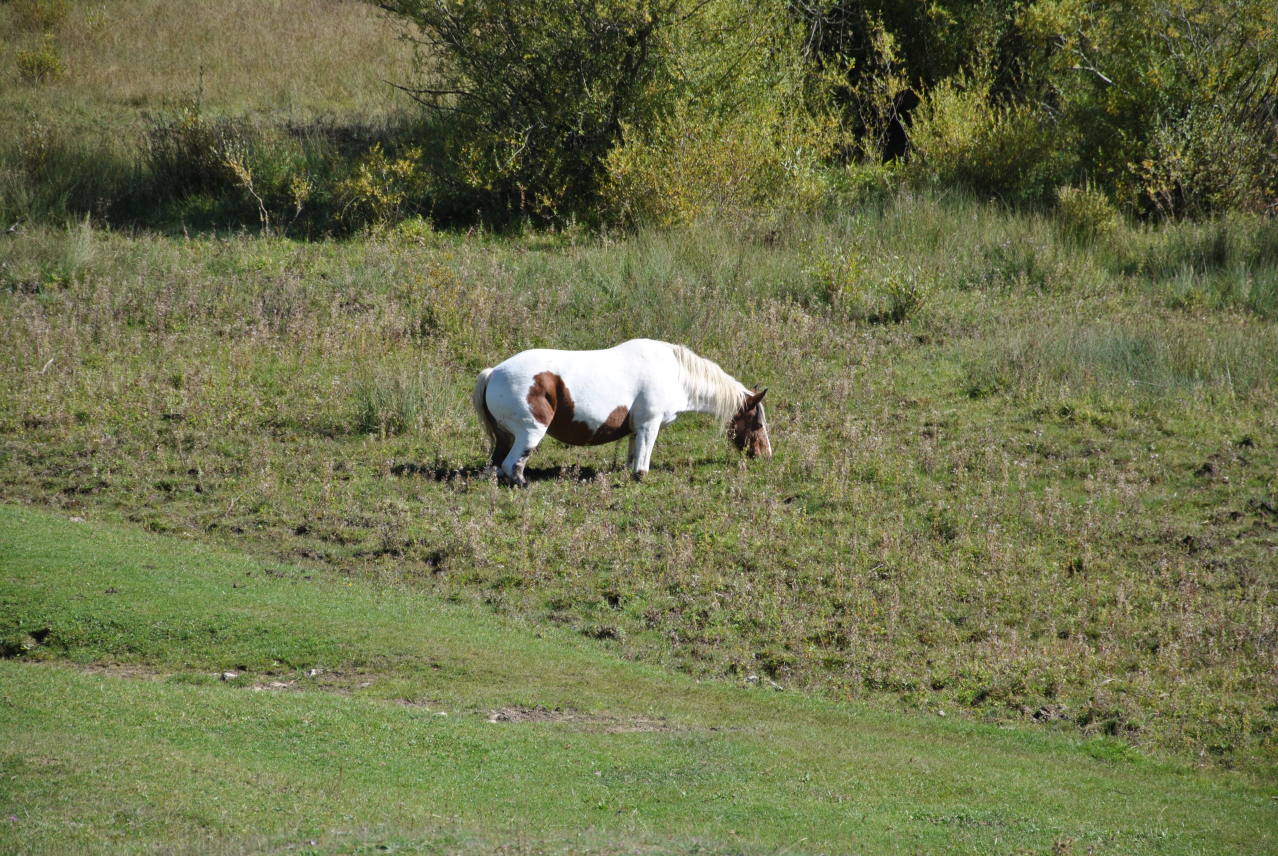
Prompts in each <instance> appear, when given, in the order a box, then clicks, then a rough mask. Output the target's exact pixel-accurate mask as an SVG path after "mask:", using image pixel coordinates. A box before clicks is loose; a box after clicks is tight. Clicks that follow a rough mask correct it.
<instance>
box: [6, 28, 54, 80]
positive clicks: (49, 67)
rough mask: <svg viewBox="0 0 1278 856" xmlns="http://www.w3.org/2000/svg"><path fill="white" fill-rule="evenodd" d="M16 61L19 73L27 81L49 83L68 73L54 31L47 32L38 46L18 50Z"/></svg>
mask: <svg viewBox="0 0 1278 856" xmlns="http://www.w3.org/2000/svg"><path fill="white" fill-rule="evenodd" d="M15 62H17V64H18V75H19V76H20V77H21V78H22V80H23V81H24V82H26V83H47V82H49V81H51V80H55V79H57V78H59V77H61V76H62V75H64V74H66V67H65V66H64V65H63V63H62V56H61V54H60V53H59V52H58V43H57V39H56V37H55V36H54V35H53V34H52V33H45V34H44V35H43V36H42V37H41V39H40V43H39V44H38V45H37V46H36V47H33V48H28V49H26V50H20V51H18V53H17V55H16V57H15Z"/></svg>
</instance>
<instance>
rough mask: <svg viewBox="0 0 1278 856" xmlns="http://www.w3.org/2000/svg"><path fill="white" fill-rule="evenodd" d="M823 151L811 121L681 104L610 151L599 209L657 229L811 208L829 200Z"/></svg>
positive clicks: (820, 134)
mask: <svg viewBox="0 0 1278 856" xmlns="http://www.w3.org/2000/svg"><path fill="white" fill-rule="evenodd" d="M826 149H828V135H826V134H823V132H822V130H821V129H820V128H819V127H818V126H817V125H816V124H815V123H811V122H802V123H800V122H798V121H796V119H795V117H793V116H790V115H786V114H784V113H781V112H780V111H779V110H778V109H775V108H774V109H771V110H769V109H757V108H756V109H743V110H740V111H738V112H736V113H735V114H733V115H728V116H722V115H707V114H706V113H705V112H704V111H702V110H699V109H697V108H696V107H695V106H692V105H680V106H679V107H677V108H676V109H675V110H674V111H673V112H672V114H671V115H670V116H668V117H664V118H660V119H656V120H654V121H653V122H652V123H651V124H649V125H648V126H647V127H646V128H643V129H639V128H634V129H630V131H629V132H628V134H627V140H626V142H625V143H624V144H622V145H621V146H619V147H617V148H615V149H613V150H612V151H611V152H610V153H609V155H608V157H607V159H606V161H605V163H606V166H607V169H608V186H607V188H606V189H605V191H604V194H603V195H604V200H603V204H604V205H606V206H607V207H608V208H609V209H611V210H612V211H614V212H616V213H615V216H618V217H620V218H621V219H623V220H625V221H628V222H632V223H633V222H645V223H651V224H655V225H672V224H675V223H690V222H695V221H697V220H701V219H705V218H708V217H717V218H721V219H729V220H737V221H746V220H750V219H756V220H757V219H765V218H766V217H767V216H769V215H770V214H772V213H774V212H784V211H790V212H804V211H811V210H814V209H817V208H819V207H820V206H821V204H822V202H823V201H824V200H825V199H827V198H829V197H830V195H831V190H832V188H831V177H830V175H829V174H828V172H827V170H826V169H825V167H824V165H823V163H822V161H823V158H822V152H823V150H826Z"/></svg>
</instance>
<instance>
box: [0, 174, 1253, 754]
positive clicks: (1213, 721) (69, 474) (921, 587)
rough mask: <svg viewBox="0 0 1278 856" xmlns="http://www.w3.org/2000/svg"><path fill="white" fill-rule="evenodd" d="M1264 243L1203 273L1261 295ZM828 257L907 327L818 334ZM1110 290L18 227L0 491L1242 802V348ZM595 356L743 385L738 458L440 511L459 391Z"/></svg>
mask: <svg viewBox="0 0 1278 856" xmlns="http://www.w3.org/2000/svg"><path fill="white" fill-rule="evenodd" d="M972 223H975V224H977V225H978V226H979V227H980V230H979V235H980V237H977V238H973V239H972V240H970V241H964V240H961V236H962V235H963V234H964V230H965V229H968V228H969V224H972ZM1170 228H1172V229H1173V230H1175V229H1181V228H1182V227H1170ZM1183 228H1184V229H1185V230H1190V231H1192V229H1195V228H1197V227H1192V226H1189V227H1183ZM1269 228H1270V227H1268V226H1264V224H1261V226H1260V227H1256V229H1254V230H1253V231H1252V232H1247V231H1246V230H1241V231H1240V233H1239V234H1240V235H1242V237H1241V238H1238V239H1237V240H1236V245H1231V246H1232V249H1227V250H1226V251H1224V252H1225V255H1224V256H1222V257H1221V258H1220V259H1218V261H1219V262H1220V263H1221V264H1226V265H1228V264H1243V265H1247V266H1249V267H1250V268H1252V269H1255V270H1260V269H1262V268H1263V266H1264V265H1265V264H1267V263H1268V262H1267V261H1266V258H1265V257H1264V256H1263V253H1262V252H1260V251H1259V250H1257V249H1256V248H1257V247H1261V246H1262V243H1261V242H1262V239H1264V238H1265V237H1266V236H1268V235H1269V234H1270V232H1269V231H1266V229H1269ZM1240 229H1241V227H1240ZM1190 231H1187V232H1186V236H1187V240H1188V239H1189V238H1191V237H1192V234H1190ZM1248 234H1250V235H1252V237H1251V238H1247V235H1248ZM1128 238H1129V239H1130V242H1131V243H1132V244H1133V245H1137V246H1139V243H1140V242H1141V241H1145V242H1146V243H1147V244H1148V245H1157V246H1166V245H1167V244H1168V242H1169V241H1170V239H1169V238H1167V237H1165V236H1161V235H1152V236H1150V235H1145V234H1144V233H1143V232H1141V231H1138V230H1132V232H1131V233H1129V234H1128ZM1004 246H1014V247H1020V248H1022V250H1023V249H1024V248H1025V247H1029V248H1032V249H1033V254H1034V258H1037V259H1054V260H1055V261H1052V262H1051V263H1050V264H1048V263H1046V262H1043V263H1041V264H1040V263H1038V262H1035V263H1034V264H1029V263H1024V264H1022V263H1020V262H1018V264H1017V267H1016V270H1018V271H1020V272H1019V273H1016V274H1015V275H1012V274H1009V273H1008V270H1010V268H1008V267H1007V261H1006V259H1007V257H1008V256H1007V253H1006V252H1005V251H1002V250H999V251H998V252H995V249H997V248H999V247H1004ZM835 252H837V253H840V254H842V255H843V256H845V257H849V258H852V257H854V258H858V259H860V260H861V261H860V262H859V263H858V265H857V266H853V267H852V268H851V273H850V274H848V275H847V279H846V280H845V281H847V282H851V283H853V285H854V286H855V288H854V289H853V290H855V291H856V293H857V294H860V295H863V296H864V299H865V300H867V301H869V303H871V304H872V303H874V302H875V301H879V300H886V299H887V297H886V295H889V294H890V291H891V289H892V288H893V287H894V286H893V283H896V282H899V281H900V280H899V277H901V276H905V275H908V276H911V277H913V278H914V281H916V282H919V283H922V284H924V285H925V286H926V289H927V296H926V300H925V301H923V302H922V303H920V304H919V305H917V306H915V307H914V309H912V310H911V314H910V315H909V316H908V317H906V318H905V319H904V321H902V322H900V323H894V322H891V321H890V320H887V319H886V318H878V317H876V312H873V311H871V312H865V313H861V312H849V311H847V307H846V306H844V305H841V304H840V302H839V300H840V299H839V298H838V296H837V295H834V296H832V295H831V293H830V288H829V284H828V282H827V281H826V280H825V279H823V277H824V276H825V272H826V271H828V268H824V269H823V268H821V267H820V266H816V267H815V268H814V266H813V264H812V260H813V259H814V258H815V257H820V256H821V255H822V254H832V253H835ZM1018 252H1021V251H1018ZM1127 252H1128V253H1132V252H1135V250H1128V251H1127ZM1151 252H1153V251H1152V250H1151ZM1159 252H1162V251H1161V250H1159ZM1022 255H1023V252H1022ZM1018 257H1019V256H1018ZM1130 258H1131V257H1130V255H1125V256H1120V255H1118V254H1117V252H1116V251H1114V250H1111V249H1106V248H1105V247H1095V248H1092V249H1086V248H1079V247H1077V246H1076V244H1075V243H1074V242H1073V241H1072V240H1069V239H1066V238H1064V237H1062V236H1061V235H1058V234H1057V233H1055V232H1054V231H1053V227H1052V224H1051V223H1050V221H1044V220H1040V219H1036V218H1031V217H1026V216H1024V215H1019V214H1012V213H1008V212H1002V211H999V210H997V209H994V208H990V207H987V206H981V205H975V204H970V203H964V202H961V201H960V202H948V203H941V202H938V201H935V200H930V199H903V200H899V201H897V202H896V203H893V204H892V205H889V206H887V207H885V208H884V209H883V210H881V211H877V212H876V211H870V210H866V211H860V212H853V213H849V214H848V215H846V216H840V217H836V218H833V219H828V220H813V221H799V222H795V223H792V224H789V225H785V226H782V227H778V229H776V230H774V231H772V232H769V233H766V234H758V235H756V234H755V233H753V232H752V231H750V230H749V229H746V230H744V231H733V230H729V229H716V228H713V227H701V228H697V229H688V230H681V231H674V232H665V233H660V232H645V233H641V234H639V235H636V236H634V237H630V238H624V239H619V238H588V237H584V236H581V235H579V234H575V233H571V232H570V233H566V234H561V235H532V236H528V237H524V238H508V239H496V238H491V237H485V236H472V237H463V236H455V235H448V234H431V233H429V232H425V233H423V232H421V231H420V230H415V231H406V232H388V233H386V234H384V235H382V236H380V237H377V238H370V239H363V240H359V241H352V242H345V243H326V244H300V243H294V242H290V241H284V240H279V239H256V238H249V237H244V236H240V237H231V238H226V239H215V238H196V239H168V238H160V237H155V236H150V235H146V234H141V235H122V234H115V233H110V232H103V231H100V230H97V229H93V228H91V227H88V226H83V225H79V226H75V227H73V228H71V229H69V230H66V231H60V230H32V231H30V232H28V233H25V234H24V235H23V236H22V237H21V238H20V239H17V240H10V241H8V242H7V243H3V244H0V314H2V315H3V317H4V318H5V319H7V320H6V322H5V323H4V325H2V326H0V377H2V378H3V382H2V383H0V486H2V491H3V496H4V497H6V498H8V499H10V500H20V501H23V502H31V503H38V504H42V505H49V506H53V507H58V508H62V509H65V510H67V511H68V512H71V513H76V514H80V515H82V516H90V517H95V518H96V517H102V518H110V519H120V520H126V521H129V522H132V523H134V524H137V525H139V526H142V527H145V528H149V529H151V530H153V531H156V532H162V533H173V534H180V535H184V536H187V537H192V538H195V539H199V540H207V541H213V542H220V543H223V544H227V545H232V546H234V548H235V549H237V550H244V551H250V552H253V553H255V554H257V555H259V556H263V557H267V558H270V559H273V560H278V561H289V562H302V563H305V564H308V565H310V566H312V567H314V568H316V569H328V570H332V569H337V570H340V571H341V572H343V573H345V574H348V575H349V576H350V577H351V579H352V580H355V581H373V582H381V583H393V584H397V585H408V586H413V587H416V588H419V589H421V590H423V591H426V592H430V593H433V594H435V595H437V596H440V597H444V598H448V599H453V600H457V601H461V602H468V603H475V604H481V605H483V606H484V607H485V608H487V609H490V610H491V611H493V612H495V613H498V614H502V615H507V616H511V617H515V618H519V619H520V620H523V621H527V622H529V623H530V624H532V625H536V626H546V625H553V626H562V627H565V628H568V629H571V630H574V631H576V632H578V633H579V634H582V635H584V636H587V637H590V638H593V639H596V640H600V642H601V643H602V644H604V645H605V646H607V647H609V648H610V649H612V650H614V651H616V652H617V653H620V654H621V655H623V656H625V657H627V658H630V659H635V660H641V661H644V662H647V663H651V664H656V665H661V666H665V667H668V668H672V669H676V670H680V671H684V672H687V673H689V674H692V675H696V676H702V677H728V678H732V679H738V680H739V679H741V678H743V677H744V676H746V675H751V674H754V675H759V676H762V677H763V678H766V679H770V680H774V681H777V682H779V683H782V684H784V685H786V686H787V687H792V688H804V689H809V690H814V691H817V692H820V693H823V694H825V695H826V696H828V697H831V698H855V699H867V700H872V701H874V703H875V704H880V705H883V706H885V708H886V709H907V710H923V711H936V710H938V709H944V710H946V711H947V713H948V714H949V715H951V716H955V715H957V716H964V717H970V718H972V719H974V720H978V721H981V720H983V721H990V722H1001V723H1009V724H1035V725H1036V727H1040V728H1043V729H1046V730H1053V731H1062V732H1065V733H1072V734H1079V733H1081V734H1083V735H1087V736H1105V737H1110V738H1114V739H1116V740H1120V741H1124V742H1127V743H1130V744H1132V745H1135V746H1138V747H1140V749H1141V751H1144V752H1148V753H1153V754H1162V753H1170V754H1171V755H1174V756H1178V757H1181V758H1190V759H1196V760H1201V761H1203V762H1205V763H1210V764H1221V765H1225V766H1241V767H1246V768H1248V769H1250V770H1253V771H1255V772H1256V773H1258V774H1261V775H1272V771H1273V769H1274V766H1273V765H1274V760H1275V753H1274V748H1275V744H1274V740H1275V733H1276V731H1275V729H1276V727H1278V708H1275V706H1274V705H1273V699H1274V698H1275V696H1276V695H1278V685H1276V683H1275V681H1278V677H1276V675H1275V670H1274V669H1273V641H1272V640H1273V639H1274V632H1275V626H1278V610H1276V609H1275V606H1276V604H1278V600H1276V594H1275V577H1274V575H1273V568H1274V566H1275V563H1274V550H1275V549H1276V547H1275V544H1276V539H1278V515H1276V514H1275V513H1274V512H1273V510H1272V509H1273V508H1274V507H1275V505H1276V504H1278V499H1276V497H1278V483H1275V481H1274V473H1275V472H1278V447H1276V446H1275V444H1274V443H1273V440H1272V438H1273V437H1274V436H1275V435H1276V434H1278V424H1276V423H1275V418H1276V417H1275V415H1276V414H1278V406H1275V398H1276V396H1275V393H1276V392H1278V388H1276V385H1275V379H1276V378H1278V332H1275V328H1274V325H1273V323H1272V321H1270V320H1268V319H1267V317H1265V316H1264V315H1262V314H1260V313H1258V312H1256V311H1251V310H1246V309H1245V308H1243V307H1239V306H1233V305H1222V306H1217V307H1211V306H1206V305H1199V306H1196V307H1193V308H1190V307H1185V306H1183V305H1181V304H1179V303H1178V302H1176V301H1175V300H1174V299H1173V295H1172V294H1171V293H1170V288H1171V285H1170V283H1169V280H1168V279H1167V278H1166V277H1161V276H1159V275H1157V274H1154V273H1144V274H1142V273H1139V272H1137V271H1136V270H1135V269H1134V268H1132V267H1129V265H1128V262H1129V261H1130ZM1026 271H1029V273H1026ZM1035 271H1037V272H1035ZM903 272H904V273H903ZM858 299H860V298H858ZM885 305H886V304H885ZM637 335H647V336H654V337H657V338H663V339H667V340H672V341H682V342H685V343H687V344H689V345H691V346H692V347H694V348H695V349H697V350H699V351H700V352H702V353H705V354H707V355H709V356H711V357H713V358H714V359H716V360H718V361H719V362H721V363H722V364H723V365H724V366H725V367H727V368H728V370H729V371H731V372H733V373H734V374H736V375H737V376H739V377H740V378H741V379H742V380H743V381H745V382H747V383H750V384H766V385H768V386H769V387H770V389H771V392H770V393H769V400H770V402H771V403H772V406H771V407H770V409H769V417H770V421H771V423H772V426H773V432H774V434H775V438H774V440H775V442H774V445H775V447H776V450H777V455H776V457H775V458H774V459H772V460H771V461H766V462H754V463H749V464H747V463H746V462H744V461H742V460H741V459H739V458H737V457H736V456H735V454H733V453H732V452H731V450H730V447H729V446H728V444H727V443H726V442H724V441H723V439H722V438H720V437H718V436H716V433H715V432H714V431H713V429H712V428H711V426H709V425H708V424H707V423H706V422H705V421H704V420H698V419H695V418H687V419H684V420H680V422H678V423H676V424H675V425H673V426H671V427H670V428H669V429H667V430H665V431H663V433H662V436H661V438H660V440H659V441H658V446H657V451H656V454H655V456H654V466H655V469H654V471H653V473H652V478H651V479H650V481H649V482H648V483H645V484H644V485H642V486H639V487H636V486H632V485H630V484H629V482H628V480H627V479H626V478H625V474H624V473H623V472H621V471H620V470H621V466H622V463H623V455H622V454H621V451H620V447H600V448H598V449H589V450H586V449H568V448H564V447H559V446H557V445H554V444H550V443H548V444H547V445H546V446H545V447H544V448H543V449H541V450H539V451H538V453H537V454H536V456H535V457H534V458H533V460H532V466H533V467H534V469H535V470H536V471H537V472H536V474H537V475H539V476H540V477H541V479H540V480H539V481H537V482H536V483H535V484H534V486H533V488H532V489H531V490H529V491H527V492H511V491H508V490H505V489H503V488H501V487H499V486H498V485H497V484H496V483H495V482H494V481H492V480H491V479H490V478H487V477H484V476H483V475H481V474H479V472H478V470H477V467H478V466H479V465H480V464H481V463H482V462H483V460H484V456H485V454H486V451H487V450H486V449H485V448H484V446H483V440H482V435H481V432H480V431H479V428H478V426H477V424H476V422H475V418H474V416H473V414H472V413H471V412H470V407H469V398H468V396H469V390H470V387H471V384H472V381H473V377H474V373H475V372H476V371H477V370H478V369H480V368H481V367H483V366H485V365H492V364H494V363H496V362H497V361H498V360H500V359H502V358H503V357H505V356H507V355H509V354H511V353H513V352H515V351H517V350H519V349H521V348H525V347H533V346H538V345H549V346H563V347H598V346H602V345H607V344H611V343H615V342H618V341H621V340H623V339H625V338H628V337H631V336H637Z"/></svg>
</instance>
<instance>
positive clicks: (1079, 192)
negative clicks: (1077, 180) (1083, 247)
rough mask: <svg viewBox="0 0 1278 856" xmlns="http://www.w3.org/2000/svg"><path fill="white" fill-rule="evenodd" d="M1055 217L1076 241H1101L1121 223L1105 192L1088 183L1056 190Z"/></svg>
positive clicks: (1116, 210)
mask: <svg viewBox="0 0 1278 856" xmlns="http://www.w3.org/2000/svg"><path fill="white" fill-rule="evenodd" d="M1056 216H1057V218H1058V219H1059V220H1060V222H1061V225H1062V226H1063V227H1064V228H1065V230H1066V231H1067V232H1069V234H1071V235H1072V236H1073V237H1074V238H1076V239H1077V240H1079V241H1080V242H1087V241H1095V240H1105V239H1107V238H1109V237H1110V236H1112V235H1113V234H1114V233H1115V232H1116V231H1117V230H1118V227H1119V225H1120V222H1121V215H1120V214H1119V213H1118V209H1117V208H1115V207H1114V203H1113V202H1111V201H1110V199H1109V197H1108V196H1106V195H1105V193H1104V192H1103V191H1101V190H1099V189H1097V188H1096V187H1094V186H1092V185H1085V186H1083V187H1073V186H1062V187H1059V188H1057V189H1056Z"/></svg>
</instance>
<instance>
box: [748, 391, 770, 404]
mask: <svg viewBox="0 0 1278 856" xmlns="http://www.w3.org/2000/svg"><path fill="white" fill-rule="evenodd" d="M767 394H768V388H767V387H766V386H765V387H764V388H763V389H761V390H759V391H758V392H754V393H751V394H750V398H749V400H748V401H747V402H746V405H747V406H749V407H754V406H755V405H756V404H758V403H759V402H760V401H763V396H765V395H767Z"/></svg>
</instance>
